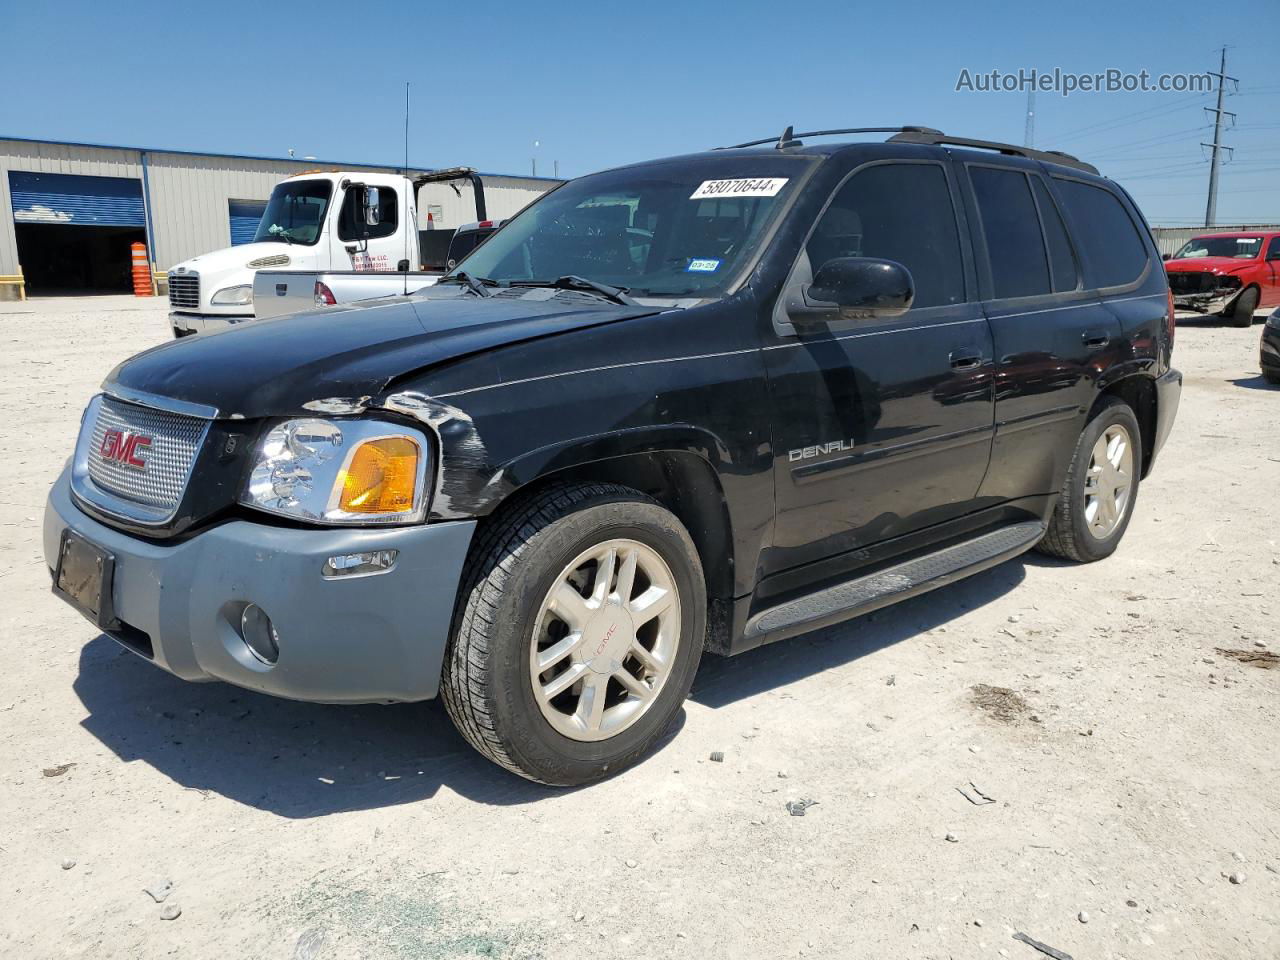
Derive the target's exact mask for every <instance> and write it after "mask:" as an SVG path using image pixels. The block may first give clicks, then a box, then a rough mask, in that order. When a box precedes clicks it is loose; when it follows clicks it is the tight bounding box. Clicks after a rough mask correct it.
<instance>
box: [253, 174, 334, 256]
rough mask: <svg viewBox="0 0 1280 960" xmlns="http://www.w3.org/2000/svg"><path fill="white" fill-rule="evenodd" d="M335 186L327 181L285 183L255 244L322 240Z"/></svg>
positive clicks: (271, 203) (260, 226) (278, 187)
mask: <svg viewBox="0 0 1280 960" xmlns="http://www.w3.org/2000/svg"><path fill="white" fill-rule="evenodd" d="M332 191H333V184H331V183H330V182H329V181H328V180H286V181H285V182H284V183H280V184H277V185H276V188H275V189H274V190H272V191H271V199H270V200H268V201H267V209H266V212H264V213H263V214H262V220H261V221H259V223H258V232H257V233H256V234H254V236H253V240H254V242H255V243H270V242H272V241H274V242H277V243H301V244H305V245H307V246H311V245H313V244H314V243H315V242H316V241H317V240H319V239H320V228H321V226H323V224H324V214H325V211H326V210H327V209H329V195H330V194H331V193H332Z"/></svg>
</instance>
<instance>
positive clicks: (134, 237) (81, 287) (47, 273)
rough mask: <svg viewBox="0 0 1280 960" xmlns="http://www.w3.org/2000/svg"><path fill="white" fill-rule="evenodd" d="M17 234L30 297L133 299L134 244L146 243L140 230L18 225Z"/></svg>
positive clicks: (19, 256)
mask: <svg viewBox="0 0 1280 960" xmlns="http://www.w3.org/2000/svg"><path fill="white" fill-rule="evenodd" d="M14 232H15V233H16V234H17V235H18V262H19V263H21V264H22V272H23V274H24V276H25V279H26V281H27V296H29V297H42V296H50V295H55V294H66V295H73V294H74V295H79V296H85V295H88V294H101V293H133V278H132V275H131V273H130V271H131V270H132V268H133V261H132V259H130V251H129V244H131V243H146V242H147V231H145V230H143V229H142V228H141V227H55V226H50V225H48V224H43V223H16V224H14Z"/></svg>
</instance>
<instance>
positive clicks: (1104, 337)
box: [1080, 330, 1111, 347]
mask: <svg viewBox="0 0 1280 960" xmlns="http://www.w3.org/2000/svg"><path fill="white" fill-rule="evenodd" d="M1080 339H1081V340H1082V341H1083V342H1084V345H1085V346H1086V347H1105V346H1106V345H1107V344H1108V343H1110V342H1111V337H1110V335H1109V334H1107V333H1106V331H1103V330H1086V331H1085V332H1084V333H1082V334H1081V335H1080Z"/></svg>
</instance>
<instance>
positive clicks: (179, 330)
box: [169, 312, 254, 336]
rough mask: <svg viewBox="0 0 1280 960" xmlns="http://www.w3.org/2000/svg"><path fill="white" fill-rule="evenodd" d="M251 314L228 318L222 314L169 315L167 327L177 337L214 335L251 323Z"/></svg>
mask: <svg viewBox="0 0 1280 960" xmlns="http://www.w3.org/2000/svg"><path fill="white" fill-rule="evenodd" d="M253 320H254V317H253V315H252V314H249V315H247V316H239V317H237V316H230V315H228V314H224V313H177V312H174V313H170V314H169V325H170V326H172V327H173V332H174V333H175V334H177V335H179V336H181V335H183V334H188V333H215V332H217V331H219V330H229V329H231V328H232V327H235V326H239V325H240V324H242V323H252V322H253Z"/></svg>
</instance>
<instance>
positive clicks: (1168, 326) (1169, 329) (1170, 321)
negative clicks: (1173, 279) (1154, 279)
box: [1164, 289, 1177, 350]
mask: <svg viewBox="0 0 1280 960" xmlns="http://www.w3.org/2000/svg"><path fill="white" fill-rule="evenodd" d="M1176 327H1177V324H1176V323H1175V321H1174V318H1173V290H1172V289H1170V290H1169V313H1168V315H1167V316H1166V317H1165V321H1164V335H1165V338H1166V339H1167V340H1168V341H1169V349H1170V350H1172V349H1173V331H1174V329H1175V328H1176Z"/></svg>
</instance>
